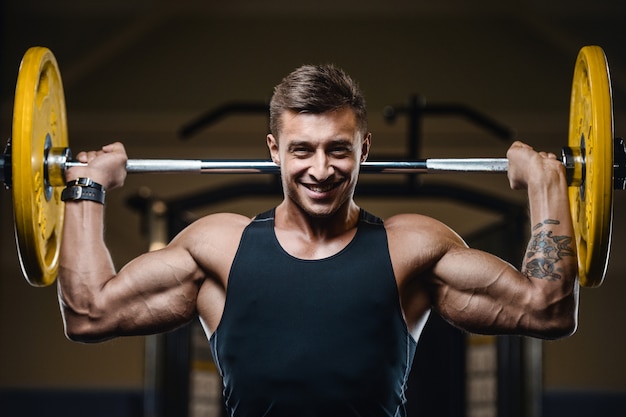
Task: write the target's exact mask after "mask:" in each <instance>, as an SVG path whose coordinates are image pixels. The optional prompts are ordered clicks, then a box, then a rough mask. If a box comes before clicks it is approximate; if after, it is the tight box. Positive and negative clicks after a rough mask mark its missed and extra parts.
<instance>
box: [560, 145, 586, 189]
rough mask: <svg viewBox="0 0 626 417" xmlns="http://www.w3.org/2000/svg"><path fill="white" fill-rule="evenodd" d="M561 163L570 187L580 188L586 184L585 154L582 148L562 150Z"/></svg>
mask: <svg viewBox="0 0 626 417" xmlns="http://www.w3.org/2000/svg"><path fill="white" fill-rule="evenodd" d="M561 162H562V163H563V166H565V177H566V179H567V185H569V186H570V187H580V186H581V185H582V184H583V183H584V182H585V154H584V153H583V150H582V149H581V148H580V147H571V146H564V147H563V148H561Z"/></svg>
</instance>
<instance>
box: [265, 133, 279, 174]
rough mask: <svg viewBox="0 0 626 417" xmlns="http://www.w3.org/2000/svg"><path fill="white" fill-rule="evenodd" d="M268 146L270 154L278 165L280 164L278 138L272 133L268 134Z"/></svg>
mask: <svg viewBox="0 0 626 417" xmlns="http://www.w3.org/2000/svg"><path fill="white" fill-rule="evenodd" d="M267 148H268V149H269V151H270V156H271V157H272V161H274V163H275V164H276V165H278V166H280V153H279V152H278V139H276V138H275V137H274V135H272V134H271V133H269V134H268V135H267Z"/></svg>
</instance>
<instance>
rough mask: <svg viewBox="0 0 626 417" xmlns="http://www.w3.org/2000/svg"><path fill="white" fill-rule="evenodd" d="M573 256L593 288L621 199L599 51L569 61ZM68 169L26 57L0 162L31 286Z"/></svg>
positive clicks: (48, 90) (142, 164)
mask: <svg viewBox="0 0 626 417" xmlns="http://www.w3.org/2000/svg"><path fill="white" fill-rule="evenodd" d="M561 160H562V162H563V164H564V165H565V168H566V172H567V176H568V184H569V185H570V187H569V196H570V211H571V214H572V220H573V223H574V231H575V238H576V248H577V252H578V266H579V268H578V269H579V280H580V284H581V285H583V286H586V287H596V286H599V285H600V284H601V283H602V281H603V280H604V276H605V273H606V268H607V265H608V255H609V249H610V240H611V227H612V216H613V189H614V188H617V189H624V188H625V187H624V182H625V178H626V174H625V171H626V152H625V151H624V144H623V141H622V140H621V139H614V138H613V109H612V98H611V85H610V78H609V71H608V65H607V62H606V57H605V55H604V51H603V50H602V48H600V47H598V46H586V47H584V48H582V49H581V50H580V52H579V54H578V57H577V60H576V66H575V69H574V77H573V83H572V94H571V101H570V120H569V136H568V146H566V147H564V148H563V149H562V155H561ZM78 165H82V163H81V162H78V161H73V160H72V159H71V152H70V149H69V147H68V135H67V118H66V113H65V97H64V94H63V85H62V81H61V76H60V73H59V69H58V65H57V62H56V59H55V57H54V55H53V54H52V52H51V51H50V50H48V49H47V48H43V47H34V48H30V49H29V50H28V51H27V52H26V54H25V55H24V58H23V59H22V63H21V65H20V70H19V73H18V80H17V86H16V92H15V104H14V114H13V132H12V139H11V140H9V143H8V145H7V148H6V150H5V152H4V154H3V157H2V158H0V180H2V181H3V182H4V183H5V185H6V186H7V188H12V190H13V207H14V216H15V231H16V239H17V243H18V255H19V259H20V265H21V267H22V272H23V273H24V276H25V278H26V280H27V281H28V282H29V283H30V284H31V285H33V286H47V285H50V284H52V283H53V282H54V280H55V279H56V276H57V270H58V256H59V251H60V244H61V231H62V225H63V220H64V210H63V207H64V205H63V204H64V203H63V202H62V201H61V198H60V197H61V191H62V187H63V186H64V185H65V170H66V169H67V168H70V167H72V166H78ZM126 169H127V171H128V172H129V173H182V172H187V173H266V174H277V173H279V172H280V169H279V167H278V166H276V165H275V164H274V163H273V162H272V161H266V160H239V161H237V160H235V161H233V160H231V161H226V160H176V159H129V160H128V161H127V165H126ZM507 169H508V161H507V159H505V158H463V159H423V160H414V161H368V162H364V163H363V164H362V165H361V172H362V173H437V172H484V173H488V172H493V173H498V172H506V171H507Z"/></svg>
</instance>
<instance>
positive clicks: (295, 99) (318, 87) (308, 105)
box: [270, 64, 367, 137]
mask: <svg viewBox="0 0 626 417" xmlns="http://www.w3.org/2000/svg"><path fill="white" fill-rule="evenodd" d="M344 107H349V108H350V109H352V110H353V111H354V114H355V116H356V121H357V126H358V128H359V130H360V131H361V132H362V133H363V134H365V133H366V132H367V111H366V106H365V98H364V97H363V94H362V93H361V90H360V88H359V86H358V84H357V83H356V82H355V81H354V80H352V78H350V76H349V75H348V74H346V73H345V72H344V71H343V70H342V69H340V68H337V67H335V66H334V65H332V64H326V65H303V66H301V67H299V68H297V69H296V70H294V71H293V72H292V73H290V74H289V75H287V76H286V77H285V78H283V80H282V81H281V83H280V84H278V85H277V86H276V87H275V88H274V94H273V96H272V100H271V101H270V131H271V132H272V134H273V135H274V136H276V137H278V135H279V132H280V129H281V127H282V126H281V121H280V118H281V115H282V114H283V112H285V111H287V110H291V111H295V112H298V113H313V114H321V113H325V112H328V111H333V110H339V109H341V108H344Z"/></svg>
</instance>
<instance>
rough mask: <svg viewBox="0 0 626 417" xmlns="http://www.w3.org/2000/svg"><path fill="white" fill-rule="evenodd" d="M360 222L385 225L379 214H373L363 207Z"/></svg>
mask: <svg viewBox="0 0 626 417" xmlns="http://www.w3.org/2000/svg"><path fill="white" fill-rule="evenodd" d="M359 222H360V223H364V224H369V225H374V226H383V225H384V221H383V219H381V218H380V217H378V216H375V215H373V214H372V213H370V212H368V211H366V210H364V209H361V213H360V214H359Z"/></svg>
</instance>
